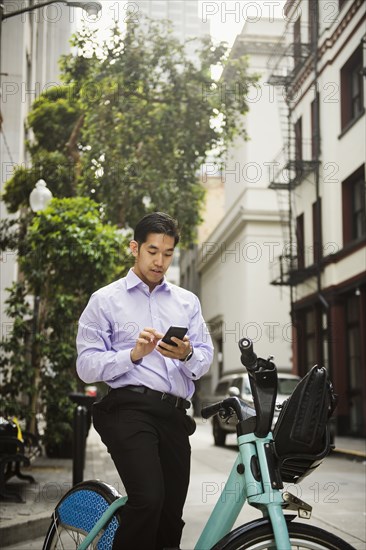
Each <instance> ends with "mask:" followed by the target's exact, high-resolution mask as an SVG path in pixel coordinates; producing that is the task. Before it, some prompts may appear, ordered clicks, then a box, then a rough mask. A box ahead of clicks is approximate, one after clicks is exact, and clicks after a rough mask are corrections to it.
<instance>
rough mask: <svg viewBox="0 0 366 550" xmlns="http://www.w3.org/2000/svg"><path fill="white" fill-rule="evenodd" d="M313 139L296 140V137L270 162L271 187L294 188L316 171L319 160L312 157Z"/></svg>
mask: <svg viewBox="0 0 366 550" xmlns="http://www.w3.org/2000/svg"><path fill="white" fill-rule="evenodd" d="M312 156H313V147H312V141H311V140H302V141H301V143H299V142H296V140H295V139H294V138H292V139H290V140H289V143H288V144H287V145H286V146H285V147H284V148H283V149H282V150H281V151H280V153H279V154H278V155H277V157H276V158H275V159H274V160H273V161H272V163H269V169H270V174H269V180H270V185H269V187H270V188H271V189H292V188H294V187H296V186H298V185H299V184H300V183H301V182H302V181H303V180H304V179H305V178H306V177H307V176H308V175H309V174H311V173H312V172H314V171H315V170H316V168H317V166H318V165H319V161H317V160H315V159H313V158H312Z"/></svg>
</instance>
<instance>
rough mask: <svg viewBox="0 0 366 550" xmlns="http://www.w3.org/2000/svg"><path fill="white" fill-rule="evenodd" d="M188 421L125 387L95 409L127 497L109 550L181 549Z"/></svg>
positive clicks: (169, 407)
mask: <svg viewBox="0 0 366 550" xmlns="http://www.w3.org/2000/svg"><path fill="white" fill-rule="evenodd" d="M191 420H192V419H191V418H189V417H187V415H186V412H185V411H184V410H181V409H177V408H175V407H173V406H172V405H171V404H169V403H167V402H166V401H159V400H157V399H156V398H155V396H150V395H146V394H139V393H135V392H132V391H130V390H128V389H123V388H121V389H117V390H112V391H111V392H110V393H109V394H108V395H107V396H106V397H104V398H103V399H102V400H101V401H99V402H98V403H95V404H94V407H93V422H94V426H95V429H96V430H97V432H98V433H99V435H100V436H101V439H102V441H103V443H104V444H105V445H106V446H107V449H108V452H109V453H110V454H111V457H112V459H113V461H114V464H115V465H116V468H117V470H118V473H119V475H120V477H121V480H122V482H123V485H124V487H125V489H126V492H127V495H128V499H127V503H126V505H125V506H123V507H122V509H121V525H120V527H119V528H118V530H117V532H116V536H115V540H114V543H113V550H163V549H164V548H178V547H179V544H180V539H181V536H182V530H183V526H184V522H183V520H182V515H183V506H184V502H185V499H186V495H187V490H188V484H189V474H190V455H191V448H190V443H189V437H188V436H189V435H190V433H192V431H191V426H192V424H191Z"/></svg>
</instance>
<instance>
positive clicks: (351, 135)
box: [292, 1, 366, 299]
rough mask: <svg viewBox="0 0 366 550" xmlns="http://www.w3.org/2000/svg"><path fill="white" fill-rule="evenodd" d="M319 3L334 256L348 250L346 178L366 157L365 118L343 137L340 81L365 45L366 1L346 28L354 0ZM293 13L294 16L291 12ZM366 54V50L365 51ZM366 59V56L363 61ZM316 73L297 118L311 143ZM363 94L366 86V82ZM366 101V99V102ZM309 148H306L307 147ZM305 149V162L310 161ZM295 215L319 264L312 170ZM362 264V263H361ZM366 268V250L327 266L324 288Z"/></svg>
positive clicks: (308, 290)
mask: <svg viewBox="0 0 366 550" xmlns="http://www.w3.org/2000/svg"><path fill="white" fill-rule="evenodd" d="M325 4H328V3H323V2H320V4H319V9H320V15H319V23H320V39H319V43H320V46H321V45H322V44H327V46H328V49H327V50H326V51H325V54H324V55H323V56H322V57H321V58H320V61H319V66H318V71H319V77H318V91H319V94H320V135H321V144H320V160H321V164H320V174H319V181H320V196H321V200H322V235H323V255H324V256H329V255H330V254H332V253H336V252H338V251H340V250H341V249H342V248H343V227H342V182H343V181H344V180H345V179H346V178H347V177H348V176H350V175H351V174H352V173H353V172H354V171H355V170H356V169H358V168H359V167H360V166H361V165H362V164H364V163H365V161H366V126H365V116H363V117H361V118H359V119H358V120H357V121H356V122H355V123H354V124H353V126H352V127H351V128H350V129H348V130H347V131H346V133H345V134H344V135H342V130H341V82H340V71H341V68H342V67H343V65H344V64H345V63H346V61H347V60H348V59H349V58H350V57H351V55H352V54H353V52H354V51H355V50H356V49H357V48H358V47H359V46H360V44H361V42H362V40H363V39H364V36H365V25H364V24H360V23H361V22H362V19H363V18H364V17H365V13H366V5H365V3H363V5H362V7H361V8H360V7H358V8H357V17H353V19H351V22H350V23H349V24H348V25H347V26H346V27H345V29H344V31H342V32H341V33H340V34H339V35H338V36H337V37H336V38H335V34H336V33H337V32H340V31H341V30H342V28H343V27H342V26H341V25H340V24H341V20H342V18H343V17H344V15H345V13H346V12H347V10H349V9H350V7H351V5H352V4H353V5H355V3H354V2H349V3H347V2H346V4H345V5H344V6H343V8H342V10H341V12H339V11H338V2H330V3H329V6H328V7H327V9H326V11H324V10H325V7H326V6H325ZM298 10H301V13H302V18H303V16H304V15H305V14H307V2H304V1H303V2H301V3H300V4H299V8H298ZM292 17H294V16H292ZM364 55H366V54H364ZM365 62H366V59H364V63H365ZM313 76H314V73H313V72H311V74H310V75H309V78H308V79H307V80H305V81H304V82H303V83H302V85H301V88H300V90H299V91H298V94H297V95H298V102H297V105H296V108H295V110H294V115H293V122H295V121H296V120H297V119H298V118H299V117H300V116H302V132H303V141H304V142H305V143H310V141H311V102H312V100H313V99H314V85H313V83H312V80H311V79H312V78H313ZM364 94H366V86H365V84H364ZM364 104H366V101H365V102H364ZM304 149H306V146H304ZM304 149H303V154H304V153H305V154H304V160H307V157H306V151H304ZM294 199H295V200H294V217H296V216H297V215H299V214H301V213H303V214H304V220H305V227H304V232H305V267H307V266H310V265H312V264H313V263H314V259H313V227H312V203H313V202H315V200H316V188H315V181H314V176H313V174H311V175H309V176H308V177H307V178H305V179H304V180H302V181H301V185H299V186H298V187H297V188H296V189H295V192H294ZM357 266H358V267H357ZM365 269H366V257H365V251H364V250H363V251H361V252H357V253H355V254H354V255H352V256H348V257H347V258H346V259H344V260H342V261H340V262H337V263H336V264H330V265H328V266H326V267H325V268H324V272H323V274H322V279H321V284H322V287H323V288H327V287H329V286H331V285H336V284H339V283H340V282H342V281H345V280H347V279H350V278H352V277H353V276H355V275H357V274H359V273H360V270H361V271H362V270H365ZM316 288H317V282H316V280H315V278H313V279H308V280H307V281H306V282H305V283H304V284H302V285H299V286H298V287H297V289H296V299H301V298H304V297H305V296H308V295H310V294H312V293H313V292H315V291H316Z"/></svg>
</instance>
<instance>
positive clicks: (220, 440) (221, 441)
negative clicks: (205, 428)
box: [212, 417, 226, 447]
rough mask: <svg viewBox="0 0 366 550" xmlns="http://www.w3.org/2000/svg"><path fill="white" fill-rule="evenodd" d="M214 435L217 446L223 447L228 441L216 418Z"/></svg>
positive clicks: (213, 429) (214, 420) (213, 424)
mask: <svg viewBox="0 0 366 550" xmlns="http://www.w3.org/2000/svg"><path fill="white" fill-rule="evenodd" d="M212 433H213V437H214V442H215V445H217V446H218V447H223V446H224V445H225V441H226V433H225V432H224V430H223V429H222V428H221V426H220V423H219V421H218V419H217V418H216V417H214V419H213V422H212Z"/></svg>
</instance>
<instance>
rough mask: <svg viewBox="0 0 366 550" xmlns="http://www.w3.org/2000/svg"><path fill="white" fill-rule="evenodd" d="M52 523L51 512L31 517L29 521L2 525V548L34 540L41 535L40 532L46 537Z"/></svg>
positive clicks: (0, 531)
mask: <svg viewBox="0 0 366 550" xmlns="http://www.w3.org/2000/svg"><path fill="white" fill-rule="evenodd" d="M50 523H51V517H50V514H49V513H47V516H46V515H44V516H41V517H39V518H37V519H29V520H28V521H25V522H21V523H15V524H14V525H7V526H6V527H0V540H1V548H5V547H6V546H12V545H13V544H18V543H19V542H22V541H23V542H26V541H27V540H28V541H29V540H34V539H37V538H39V537H40V533H44V536H45V537H46V533H47V530H48V528H49V526H50Z"/></svg>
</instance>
